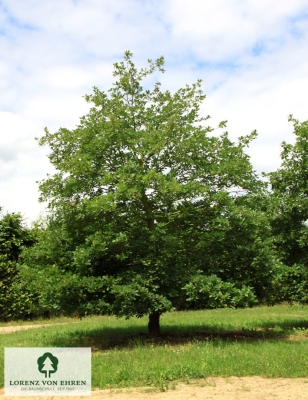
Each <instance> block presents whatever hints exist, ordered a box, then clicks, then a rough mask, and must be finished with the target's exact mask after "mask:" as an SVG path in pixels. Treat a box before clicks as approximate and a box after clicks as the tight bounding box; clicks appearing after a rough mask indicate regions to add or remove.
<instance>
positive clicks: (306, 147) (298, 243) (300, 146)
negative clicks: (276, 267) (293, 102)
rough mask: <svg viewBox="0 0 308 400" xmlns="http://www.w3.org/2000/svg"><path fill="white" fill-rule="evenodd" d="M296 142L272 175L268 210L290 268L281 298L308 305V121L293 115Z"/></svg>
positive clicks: (280, 286) (281, 278) (281, 281)
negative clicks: (302, 120) (300, 120)
mask: <svg viewBox="0 0 308 400" xmlns="http://www.w3.org/2000/svg"><path fill="white" fill-rule="evenodd" d="M289 121H291V122H292V123H293V127H294V134H295V143H294V144H293V145H292V144H287V143H285V142H283V143H282V153H281V158H282V165H281V167H280V168H279V169H278V170H277V171H276V172H272V173H270V174H268V177H269V179H270V183H271V185H272V194H271V196H270V203H269V207H268V215H269V218H270V222H271V226H272V232H273V239H274V243H275V246H276V249H277V251H278V253H279V256H280V258H281V260H282V261H283V262H284V263H285V264H286V266H287V267H285V268H283V269H282V270H281V273H280V274H279V275H278V278H277V282H276V288H277V290H278V293H279V294H278V296H280V299H282V300H285V301H289V302H294V301H296V302H300V303H307V295H306V292H307V286H308V276H307V271H308V269H307V268H308V226H307V221H308V202H307V195H308V172H307V171H308V169H307V167H308V121H305V122H302V123H300V122H299V121H298V120H296V119H294V118H293V117H292V116H290V117H289Z"/></svg>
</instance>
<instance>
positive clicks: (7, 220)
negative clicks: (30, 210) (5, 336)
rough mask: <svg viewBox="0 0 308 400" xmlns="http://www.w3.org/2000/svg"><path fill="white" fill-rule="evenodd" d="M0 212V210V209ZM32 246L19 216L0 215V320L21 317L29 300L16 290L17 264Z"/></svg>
mask: <svg viewBox="0 0 308 400" xmlns="http://www.w3.org/2000/svg"><path fill="white" fill-rule="evenodd" d="M0 212H1V209H0ZM33 244H34V237H33V235H32V234H31V231H30V230H29V229H28V228H27V227H26V226H25V225H24V223H23V218H22V216H21V214H16V213H6V214H3V213H1V214H0V319H2V320H7V319H12V318H17V317H23V316H24V315H25V313H26V312H25V310H26V309H27V304H26V303H28V302H29V301H30V299H29V298H28V297H27V296H25V295H23V293H21V292H19V291H18V290H16V287H15V284H17V282H18V273H19V269H18V262H19V260H20V255H21V252H22V250H23V249H24V248H25V247H28V246H31V245H33Z"/></svg>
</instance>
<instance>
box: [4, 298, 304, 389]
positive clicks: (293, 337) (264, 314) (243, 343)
mask: <svg viewBox="0 0 308 400" xmlns="http://www.w3.org/2000/svg"><path fill="white" fill-rule="evenodd" d="M39 322H40V323H47V324H50V325H48V326H45V327H41V328H36V329H30V330H26V331H25V330H24V331H18V332H14V333H9V334H0V343H1V353H0V386H1V387H3V365H4V360H3V357H4V356H3V354H4V351H3V348H5V347H91V348H92V387H93V388H119V387H129V386H136V387H137V386H154V387H156V388H159V389H161V390H165V389H167V388H170V387H172V386H173V385H174V384H175V383H176V382H177V381H184V382H187V381H189V380H190V379H198V378H205V377H208V376H223V377H228V376H253V375H259V376H263V377H285V378H295V377H307V376H308V340H307V339H308V307H300V306H293V307H288V306H275V307H257V308H253V309H241V310H230V309H221V310H205V311H188V312H184V311H183V312H173V313H167V314H165V315H163V316H162V317H161V328H162V329H161V330H162V334H163V336H162V337H161V338H159V339H155V340H154V339H148V337H147V335H146V332H147V330H146V326H147V318H142V319H130V320H125V319H116V318H115V317H88V318H84V319H82V320H81V321H80V320H76V319H68V318H62V319H54V320H48V321H36V323H39ZM57 323H58V324H57ZM63 323H65V324H63ZM16 324H18V323H14V324H1V326H8V325H16ZM31 324H33V322H31Z"/></svg>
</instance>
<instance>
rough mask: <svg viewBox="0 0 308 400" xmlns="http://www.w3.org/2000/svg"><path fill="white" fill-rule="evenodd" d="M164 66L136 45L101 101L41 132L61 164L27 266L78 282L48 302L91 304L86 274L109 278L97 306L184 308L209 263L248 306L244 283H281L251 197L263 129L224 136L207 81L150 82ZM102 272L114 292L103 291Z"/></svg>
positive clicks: (136, 311)
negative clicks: (71, 122) (254, 153)
mask: <svg viewBox="0 0 308 400" xmlns="http://www.w3.org/2000/svg"><path fill="white" fill-rule="evenodd" d="M163 65H164V60H163V58H159V59H158V60H156V61H152V60H149V65H148V68H142V69H140V70H138V69H137V68H136V67H135V65H134V63H133V62H132V54H131V53H130V52H126V53H125V55H124V61H122V62H120V63H116V64H114V76H115V78H116V81H115V83H114V85H113V87H112V88H111V89H109V91H108V92H107V93H106V92H103V91H100V90H99V89H98V88H94V90H93V94H91V95H88V96H85V99H86V101H87V102H89V103H91V104H92V108H91V109H90V111H89V113H88V115H86V116H84V117H82V118H81V119H80V124H79V125H78V126H77V127H76V128H75V129H73V130H71V131H70V130H68V129H66V128H60V129H59V131H58V132H56V133H50V132H49V131H48V130H47V129H46V130H45V135H44V136H43V137H42V138H41V139H40V140H39V144H40V145H48V146H49V147H50V150H51V152H50V155H49V159H50V161H51V163H52V164H53V165H54V166H55V168H56V170H57V173H56V174H54V175H53V176H48V177H47V179H46V180H44V181H42V182H41V184H40V191H41V200H42V201H48V202H49V209H50V219H49V226H48V227H47V229H46V230H45V231H44V232H43V233H42V236H41V239H40V241H39V243H38V244H37V245H36V246H34V247H33V248H31V249H29V250H27V251H26V252H25V253H24V260H25V265H28V266H29V267H32V268H35V269H36V270H37V271H40V270H42V269H43V270H44V271H45V270H46V271H47V270H48V269H50V268H58V271H59V273H60V274H63V277H65V279H66V277H68V279H69V281H70V282H71V283H70V286H69V288H67V287H66V286H64V285H62V283H61V284H58V283H55V284H53V285H54V286H53V290H54V292H55V293H56V292H58V291H59V292H61V294H59V295H56V294H55V295H54V296H53V298H52V297H51V296H49V295H46V296H45V294H42V292H41V296H40V303H41V304H43V303H44V307H47V306H48V304H50V305H51V307H52V308H53V309H57V310H58V311H60V309H61V310H62V311H63V312H72V311H73V309H76V310H80V308H82V304H88V300H87V298H88V297H87V296H88V294H87V295H86V296H85V294H84V293H85V292H84V291H83V289H82V285H81V286H80V283H79V281H80V280H81V281H82V279H86V278H87V279H88V280H87V282H90V281H91V282H95V279H97V282H98V286H97V288H95V289H94V292H95V293H100V295H101V298H100V300H99V296H98V297H96V299H97V301H98V304H101V305H98V307H97V309H95V307H94V306H93V307H94V308H93V310H95V312H96V311H97V310H99V309H101V310H102V312H103V311H104V312H105V311H106V308H109V309H108V312H110V313H114V314H116V315H118V316H122V315H126V316H128V317H130V316H133V315H136V316H138V317H141V316H142V315H144V314H151V313H159V314H161V313H163V312H165V311H167V310H170V309H172V308H174V307H185V304H186V303H187V299H186V293H185V290H184V287H185V285H187V284H189V283H192V282H194V276H195V275H196V274H197V275H198V271H199V270H202V273H203V275H204V279H205V280H206V279H210V277H211V276H212V275H213V274H214V275H217V277H218V278H217V279H221V280H222V281H223V282H224V284H226V285H227V286H226V287H228V293H229V295H228V296H229V297H228V296H227V298H226V301H225V303H223V301H222V300H221V302H220V303H219V304H220V305H222V304H224V305H225V306H227V305H230V304H244V303H245V302H244V301H242V300H241V299H239V297H240V294H239V293H240V292H238V291H237V290H239V291H241V290H242V291H243V293H244V291H247V290H248V288H247V287H251V288H252V289H249V290H251V296H250V295H249V296H250V297H251V299H252V297H253V295H252V292H253V291H255V294H256V296H257V297H258V298H261V297H262V296H264V293H265V292H266V290H268V288H269V286H270V283H271V282H270V279H269V276H270V274H271V273H272V272H273V266H272V264H273V263H274V262H275V260H274V257H273V251H272V250H273V249H272V247H271V243H270V240H269V239H268V234H269V233H268V232H269V230H268V224H267V220H266V216H265V215H264V214H263V213H262V211H261V209H258V208H257V207H256V206H255V205H254V206H251V204H252V203H253V201H254V200H253V199H254V198H256V197H257V196H258V195H259V194H260V193H262V192H263V191H264V186H263V184H262V183H261V182H260V181H259V180H258V178H257V175H256V174H255V172H254V171H253V169H252V166H251V164H250V162H249V157H248V155H247V154H246V153H245V148H246V147H247V146H248V145H249V143H250V142H251V141H252V140H253V139H254V138H255V137H256V133H255V132H252V133H251V134H250V135H248V136H245V137H241V138H239V140H238V142H237V143H234V142H232V141H231V140H230V139H229V137H228V133H227V132H224V133H223V134H222V135H220V136H217V135H215V136H213V135H212V134H211V133H212V131H213V128H211V127H209V126H207V125H206V121H207V120H208V118H209V116H207V117H202V116H201V115H200V108H201V105H202V103H203V100H204V99H205V95H204V94H203V92H202V90H201V81H200V80H199V81H197V82H196V83H194V84H192V85H186V86H185V87H184V88H181V89H179V90H178V91H176V92H175V93H171V92H170V91H168V90H166V91H162V90H161V85H160V83H159V82H158V83H156V84H155V85H154V88H153V89H152V90H150V89H146V90H144V89H143V87H142V85H141V84H142V81H143V80H144V79H145V78H146V77H148V76H149V75H151V74H153V73H155V71H157V70H158V71H161V72H163ZM225 123H226V121H223V122H222V123H221V124H220V128H224V127H225ZM261 197H262V196H261ZM25 268H26V267H25ZM60 271H61V272H60ZM51 275H52V274H51ZM55 275H56V276H58V272H56V273H55ZM74 277H76V278H74ZM91 279H92V280H91ZM102 279H106V280H107V281H108V285H107V286H108V288H109V289H108V293H107V292H105V293H103V292H100V282H101V280H102ZM109 284H110V285H111V286H109ZM233 284H234V285H235V287H236V288H237V290H236V289H232V290H231V288H232V287H233V286H232V285H233ZM230 285H231V286H230ZM42 287H43V289H42V290H43V291H45V290H46V291H47V292H48V290H49V289H48V287H47V286H46V285H45V286H44V285H43V286H42ZM73 287H75V289H73ZM40 290H41V289H40ZM96 290H97V292H96ZM241 293H242V292H241ZM249 293H250V292H249ZM233 295H234V300H232V296H233ZM44 296H45V297H44ZM84 296H85V297H84ZM106 296H107V297H106ZM110 296H111V297H110ZM43 298H44V299H45V300H44V301H43ZM55 298H56V299H57V300H56V303H55V305H53V303H52V301H53V299H55ZM90 298H91V296H90ZM91 301H92V300H91ZM93 301H94V300H93ZM200 301H201V303H202V301H203V300H202V299H201V300H200ZM42 302H43V303H42ZM94 302H95V301H94ZM100 302H101V303H100ZM248 303H249V301H247V304H248ZM91 304H92V303H91ZM202 304H203V303H202ZM245 304H246V303H245ZM106 305H108V306H106ZM105 306H106V307H105ZM87 307H88V306H85V308H87ZM90 308H91V307H90ZM93 312H94V311H93Z"/></svg>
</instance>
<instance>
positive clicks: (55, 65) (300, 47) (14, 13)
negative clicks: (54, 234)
mask: <svg viewBox="0 0 308 400" xmlns="http://www.w3.org/2000/svg"><path fill="white" fill-rule="evenodd" d="M125 50H130V51H132V52H133V53H134V60H135V62H136V64H137V65H139V66H144V65H145V63H146V61H147V59H148V58H152V59H155V58H157V57H160V56H161V55H163V56H164V57H165V60H166V73H165V74H164V75H162V76H158V78H159V80H160V81H161V82H162V84H163V89H170V90H176V89H178V88H179V87H182V86H184V85H185V84H186V83H187V84H190V83H193V82H195V81H196V80H197V79H198V78H200V79H202V80H203V90H204V92H205V93H206V95H207V98H206V100H205V102H204V107H203V108H202V112H203V113H204V115H208V114H209V115H211V117H212V119H211V120H210V124H211V126H213V127H215V126H217V125H218V123H219V122H220V121H221V120H228V125H227V130H228V132H229V134H230V136H231V138H232V139H234V140H236V139H237V137H239V136H241V135H245V134H248V133H250V132H251V131H252V130H254V129H257V131H258V133H259V136H258V139H257V140H255V141H254V143H253V144H252V145H251V147H250V148H249V150H248V152H249V154H250V156H251V161H252V164H253V166H254V168H255V169H256V170H257V171H258V172H261V171H266V172H268V171H273V170H275V169H277V168H278V167H279V165H280V157H279V154H280V151H281V149H280V143H281V142H282V141H283V140H285V141H287V142H293V140H294V139H293V135H292V125H291V124H290V123H288V122H287V120H288V115H289V114H293V115H294V117H295V118H298V119H299V120H301V121H303V120H306V119H308V110H307V93H308V74H307V71H308V3H307V1H305V0H293V1H292V2H290V1H287V0H281V1H280V2H269V1H268V0H246V1H245V0H209V1H202V0H190V1H189V2H188V1H187V0H185V1H184V0H160V1H158V0H148V1H147V0H143V1H142V0H104V1H101V0H77V1H76V0H75V1H72V0H53V1H49V2H44V1H40V0H23V1H20V0H0V61H1V62H0V90H1V96H0V206H2V207H3V208H4V210H5V211H9V212H21V213H22V214H23V215H24V216H25V218H26V220H27V221H28V222H30V221H32V220H34V219H36V218H37V217H38V215H39V213H40V212H43V211H44V205H43V204H38V200H37V199H38V185H37V184H36V181H39V180H41V179H43V178H44V177H45V176H46V174H47V173H48V172H51V173H52V171H53V169H52V167H51V166H50V164H49V161H48V158H47V157H46V154H47V153H48V149H47V148H46V149H42V148H39V147H38V145H37V142H36V141H35V140H34V138H35V137H40V136H42V135H43V129H44V127H45V126H47V127H48V128H49V130H50V131H56V130H57V129H58V128H59V127H60V126H63V127H67V128H74V126H75V125H76V124H78V121H79V117H81V116H82V115H83V114H85V113H86V112H87V107H88V106H87V104H86V103H85V102H84V100H83V98H82V96H83V95H84V94H89V93H91V91H92V87H93V86H98V87H99V88H100V89H101V90H108V89H109V87H110V86H111V83H112V81H113V77H112V64H113V63H114V62H116V61H119V60H120V59H121V58H122V54H123V52H124V51H125Z"/></svg>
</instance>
